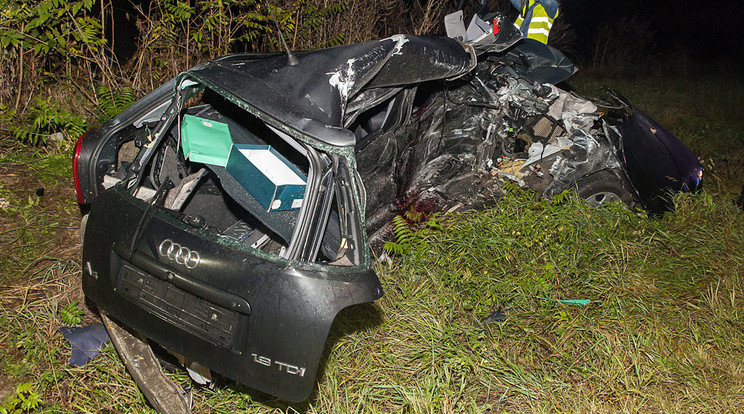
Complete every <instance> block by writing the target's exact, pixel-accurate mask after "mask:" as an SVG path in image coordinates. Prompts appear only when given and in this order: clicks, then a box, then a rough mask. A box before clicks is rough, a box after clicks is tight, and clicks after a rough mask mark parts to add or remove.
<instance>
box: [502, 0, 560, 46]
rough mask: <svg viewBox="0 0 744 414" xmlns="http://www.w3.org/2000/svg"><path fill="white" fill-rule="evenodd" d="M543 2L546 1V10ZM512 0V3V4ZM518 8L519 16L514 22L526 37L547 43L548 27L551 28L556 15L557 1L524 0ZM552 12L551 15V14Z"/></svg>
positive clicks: (557, 11)
mask: <svg viewBox="0 0 744 414" xmlns="http://www.w3.org/2000/svg"><path fill="white" fill-rule="evenodd" d="M543 2H545V3H548V4H546V5H545V6H547V8H548V10H546V9H545V6H543ZM514 3H515V2H514V0H512V4H514ZM521 6H522V7H520V10H519V17H517V20H516V21H515V22H514V25H515V26H517V27H518V28H519V29H520V30H522V32H523V33H524V34H525V35H526V37H528V38H530V39H535V40H537V41H539V42H542V43H545V44H547V43H548V36H549V35H550V29H551V28H553V21H554V20H555V19H556V17H558V13H559V12H560V11H559V10H558V3H557V2H556V1H555V0H552V1H550V0H549V1H547V2H546V1H544V0H543V1H541V0H524V1H522V5H521ZM551 14H552V15H551Z"/></svg>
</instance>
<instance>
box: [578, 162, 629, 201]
mask: <svg viewBox="0 0 744 414" xmlns="http://www.w3.org/2000/svg"><path fill="white" fill-rule="evenodd" d="M576 189H577V192H578V194H579V197H580V198H581V199H583V200H585V201H586V202H587V204H589V205H590V206H593V207H599V206H601V205H604V204H609V203H612V202H614V201H622V202H623V204H625V205H626V206H628V208H631V209H633V208H636V207H637V206H638V202H637V200H636V197H635V194H634V193H633V190H632V188H631V187H630V185H629V184H628V183H627V181H626V180H624V179H621V178H619V177H618V176H617V175H615V174H613V173H611V172H609V171H600V172H598V173H594V174H592V175H589V176H587V177H584V178H582V179H581V180H579V181H578V182H577V183H576Z"/></svg>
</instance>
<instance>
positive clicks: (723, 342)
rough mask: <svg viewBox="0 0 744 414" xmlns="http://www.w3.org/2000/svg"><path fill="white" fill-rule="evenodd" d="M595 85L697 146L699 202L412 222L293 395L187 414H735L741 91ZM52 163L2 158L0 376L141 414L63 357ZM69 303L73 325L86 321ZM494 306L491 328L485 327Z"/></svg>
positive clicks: (115, 384) (104, 374)
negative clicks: (657, 212) (368, 300)
mask: <svg viewBox="0 0 744 414" xmlns="http://www.w3.org/2000/svg"><path fill="white" fill-rule="evenodd" d="M600 84H603V85H609V86H612V87H614V88H616V89H617V90H619V91H620V92H622V93H624V94H625V95H626V96H627V97H628V98H630V99H631V101H633V102H636V103H637V104H638V106H640V107H641V108H643V109H645V110H647V112H649V113H650V114H651V115H652V116H654V117H655V118H657V119H658V120H660V122H661V123H662V124H664V125H667V126H668V127H669V129H670V130H671V131H672V132H674V133H675V134H677V135H678V136H680V137H681V138H682V139H683V140H684V141H685V142H687V143H688V144H689V145H690V146H691V147H692V148H693V149H694V150H695V151H696V152H697V153H698V154H701V158H703V159H704V160H705V163H706V166H707V171H706V190H705V191H704V192H702V193H700V194H696V195H690V194H685V195H679V196H677V197H676V198H675V199H674V200H675V204H676V209H675V211H674V212H670V213H667V214H666V215H664V216H663V217H662V218H659V219H651V218H648V217H647V216H646V215H645V214H643V213H637V212H630V211H628V210H625V209H622V208H619V207H618V206H608V207H607V208H601V209H590V208H588V207H587V206H586V205H584V204H583V203H582V202H580V201H578V200H575V199H571V198H568V199H566V200H563V201H562V202H560V203H558V202H556V203H549V202H545V201H540V200H536V199H535V198H534V196H533V195H532V194H531V193H529V192H524V191H521V190H513V191H510V192H509V193H508V194H507V195H506V196H505V197H504V199H502V200H500V201H499V203H498V204H497V205H496V206H495V207H494V208H491V209H488V210H486V211H483V212H465V213H462V214H454V215H449V216H444V217H440V220H439V226H438V227H426V226H421V227H417V228H413V229H411V230H412V231H413V232H415V233H416V237H415V238H414V240H417V243H418V244H417V245H416V246H412V248H411V251H412V253H411V254H410V255H403V256H395V257H394V261H393V265H392V266H390V267H388V266H386V265H385V266H382V265H380V266H379V267H378V274H379V276H380V279H381V281H382V283H383V286H384V288H385V296H384V297H383V298H382V299H381V300H379V301H377V302H376V303H373V304H368V305H361V306H356V307H353V308H349V309H347V310H345V311H344V312H342V313H341V315H339V317H338V318H337V320H336V322H335V324H334V328H333V329H332V332H331V336H330V338H329V341H328V344H327V347H326V353H325V356H324V363H323V366H322V373H321V375H320V376H319V377H318V382H317V390H316V391H315V392H314V393H313V395H312V396H311V398H310V399H309V400H308V401H307V402H305V403H302V404H288V403H285V402H282V401H279V400H276V399H273V398H271V397H268V396H266V395H263V394H260V393H257V392H255V391H252V390H250V389H248V388H247V387H244V386H241V385H239V384H235V383H233V382H230V381H227V380H224V379H218V381H217V384H216V386H215V388H214V389H212V390H210V389H207V388H195V389H194V395H193V397H194V409H193V411H194V412H216V413H232V412H246V411H249V412H256V413H279V412H303V413H305V412H307V413H347V412H350V413H351V412H354V413H357V412H358V413H367V412H407V413H449V412H458V413H459V412H525V411H526V412H741V411H742V408H743V407H744V392H743V391H742V390H744V329H743V328H744V290H743V288H744V258H743V255H742V253H741V252H742V251H744V232H743V231H742V229H744V214H743V213H742V211H741V210H739V209H737V208H736V207H735V206H734V205H733V203H732V199H733V198H734V196H735V194H738V191H739V189H740V186H741V184H742V176H741V171H742V170H743V169H742V157H744V144H742V141H741V135H740V134H739V131H741V127H743V126H744V125H742V121H741V119H744V117H742V116H740V115H741V109H740V108H741V105H740V102H739V101H740V98H738V96H742V95H741V94H740V93H739V92H744V91H741V90H740V89H743V87H742V86H741V85H742V84H744V83H741V82H739V83H734V82H731V79H724V78H719V79H716V78H711V77H699V78H693V79H688V78H685V79H650V80H649V79H635V80H627V79H625V80H618V79H601V80H597V79H581V78H579V79H577V80H576V88H577V89H579V90H587V91H591V90H592V88H595V89H596V88H597V86H598V85H600ZM696 99H700V100H702V101H701V102H697V101H696ZM68 160H69V158H66V157H65V156H59V155H51V156H50V155H35V156H32V155H28V154H25V153H13V154H10V155H5V156H3V157H0V173H1V174H5V175H3V181H2V187H0V197H3V198H5V199H7V200H9V201H10V203H11V205H10V208H9V209H7V208H6V209H3V210H2V211H0V214H2V216H1V217H2V223H1V224H2V226H3V227H2V236H0V237H1V238H0V243H2V249H1V253H0V256H1V257H2V261H1V262H0V277H1V278H2V279H1V281H0V369H1V370H2V372H1V373H0V385H2V384H3V383H11V384H12V385H13V387H15V385H18V384H22V383H30V384H32V385H33V387H34V389H36V390H38V391H39V392H40V393H41V396H42V399H43V400H44V401H45V403H44V405H43V407H42V408H40V409H38V410H36V411H38V412H41V411H46V412H132V411H134V412H147V411H148V410H149V408H147V406H146V404H145V402H144V400H143V398H142V396H141V395H140V394H139V393H138V391H137V389H136V387H135V386H134V384H133V382H132V380H131V378H130V377H129V376H128V375H127V374H126V371H125V370H124V368H123V365H122V364H121V362H120V360H119V358H118V356H117V355H116V353H115V351H114V350H113V348H112V347H111V346H110V345H109V346H108V347H107V348H105V349H104V351H103V352H102V354H101V355H100V356H99V357H98V358H97V359H95V360H94V361H93V362H91V363H89V364H87V365H85V366H83V367H79V368H72V367H69V366H67V365H66V361H67V358H68V357H69V353H70V350H69V345H67V343H66V342H65V341H64V340H63V339H62V336H61V334H60V332H59V327H60V326H61V325H62V318H61V316H60V310H61V309H63V308H64V307H66V306H68V305H69V304H70V303H72V302H74V301H76V300H77V301H80V303H81V304H82V303H84V299H83V297H82V292H81V291H80V286H79V283H80V262H79V260H80V258H79V248H78V247H77V245H76V241H75V238H74V232H75V230H74V228H75V227H76V225H77V220H78V219H79V213H78V212H77V211H76V210H75V205H74V201H72V200H74V198H73V197H74V194H73V192H72V191H71V182H70V178H69V162H68ZM8 174H16V175H15V176H14V177H15V178H14V177H9V176H8ZM19 177H20V178H19ZM36 188H45V189H46V192H45V195H44V196H42V197H38V196H36V195H35V193H34V190H35V189H36ZM583 299H585V300H588V301H589V303H588V304H587V305H585V306H582V305H578V304H570V303H568V302H565V301H566V300H583ZM79 309H81V310H85V311H86V313H85V315H83V322H82V323H83V324H87V323H90V322H93V321H95V320H96V318H97V316H96V315H95V313H94V310H93V309H90V308H85V307H84V306H83V305H80V306H79ZM494 314H497V315H499V316H502V317H503V320H500V321H493V322H489V323H485V322H484V320H485V319H486V318H488V317H489V316H491V315H494ZM173 378H174V379H175V380H176V381H178V382H179V383H181V384H182V385H185V386H190V385H191V383H190V381H189V380H188V378H187V377H185V376H184V375H182V374H174V375H173ZM0 388H2V387H1V386H0Z"/></svg>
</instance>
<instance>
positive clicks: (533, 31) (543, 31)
mask: <svg viewBox="0 0 744 414" xmlns="http://www.w3.org/2000/svg"><path fill="white" fill-rule="evenodd" d="M533 34H541V35H545V36H549V35H550V30H548V29H537V28H532V27H530V28H529V29H528V30H527V36H530V35H533Z"/></svg>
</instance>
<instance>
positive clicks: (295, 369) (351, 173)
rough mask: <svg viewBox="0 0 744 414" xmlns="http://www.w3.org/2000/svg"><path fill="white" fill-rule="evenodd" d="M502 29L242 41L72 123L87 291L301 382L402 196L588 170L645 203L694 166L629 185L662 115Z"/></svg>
mask: <svg viewBox="0 0 744 414" xmlns="http://www.w3.org/2000/svg"><path fill="white" fill-rule="evenodd" d="M518 40H519V36H517V35H515V34H514V33H513V32H511V33H510V32H509V31H508V30H504V31H503V32H502V34H501V35H499V36H498V37H495V38H494V37H491V38H490V39H488V41H489V42H490V44H489V45H487V46H484V45H483V44H480V45H476V47H474V46H473V45H470V44H465V43H461V42H458V41H455V40H452V39H449V38H444V37H419V36H403V35H398V36H393V37H391V38H387V39H383V40H380V41H374V42H367V43H362V44H355V45H348V46H341V47H336V48H331V49H323V50H316V51H307V52H298V53H296V55H297V58H298V59H299V63H298V64H297V65H294V66H292V65H288V64H287V57H286V56H285V55H282V54H264V55H256V54H240V55H229V56H226V57H223V58H220V59H217V60H215V61H211V62H208V63H205V64H202V65H199V66H196V67H194V68H192V69H190V70H188V71H186V72H183V73H182V74H181V75H179V76H178V77H177V78H175V79H173V80H171V81H170V82H168V83H166V84H164V85H163V86H161V87H160V88H158V89H156V90H155V91H153V92H151V93H150V94H149V95H147V96H145V97H144V98H142V99H141V100H140V101H138V102H137V103H135V104H134V105H132V106H131V107H130V108H128V109H127V110H125V111H124V112H123V113H122V114H121V115H119V116H118V117H116V118H114V119H113V120H111V121H109V122H107V123H105V124H104V125H102V126H101V127H100V128H98V129H96V130H93V131H90V132H88V133H87V134H86V135H84V136H83V137H81V139H80V140H79V142H78V145H77V147H76V150H75V159H74V174H75V181H76V187H77V188H76V189H77V191H78V201H79V202H80V203H81V204H83V205H88V206H89V214H88V215H87V216H86V218H85V220H84V222H85V225H84V231H83V234H84V238H83V261H82V263H83V289H84V291H85V294H86V296H87V297H88V298H89V299H91V300H92V301H93V302H94V303H96V304H97V305H98V306H99V307H100V308H101V309H103V310H105V312H106V313H107V314H109V315H110V316H111V317H113V318H114V319H116V320H118V321H119V322H121V323H122V324H124V325H126V326H129V327H131V328H133V329H134V330H136V331H138V332H140V333H142V334H143V335H145V336H146V337H147V338H149V339H151V340H152V341H154V342H157V343H159V344H161V345H162V346H163V347H165V348H167V349H169V350H171V351H172V352H174V353H177V354H179V355H183V356H184V357H186V358H187V359H189V360H191V361H195V362H197V363H198V364H200V365H202V366H205V367H208V368H210V369H211V370H214V371H216V372H218V373H220V374H222V375H224V376H227V377H229V378H232V379H234V380H236V381H239V382H241V383H245V384H247V385H249V386H251V387H253V388H256V389H258V390H261V391H264V392H267V393H270V394H272V395H275V396H278V397H280V398H283V399H286V400H290V401H302V400H304V399H306V398H307V397H308V396H309V395H310V393H311V391H312V389H313V385H314V380H315V377H316V375H317V373H318V369H319V364H320V360H321V355H322V352H323V348H324V346H325V343H326V339H327V336H328V332H329V330H330V327H331V324H332V322H333V320H334V318H335V316H336V315H337V314H338V312H339V311H340V310H342V309H343V308H345V307H348V306H351V305H355V304H360V303H365V302H371V301H374V300H376V299H378V298H380V297H381V296H382V294H383V292H382V286H381V285H380V282H379V280H378V278H377V276H376V275H375V273H374V271H373V270H372V266H371V253H370V251H371V249H370V239H375V240H381V239H382V238H383V237H384V236H385V232H386V228H387V227H386V226H387V225H388V224H389V222H390V219H391V218H392V216H394V215H395V214H397V213H399V212H400V211H402V210H403V209H406V208H408V207H410V206H411V205H415V206H417V207H418V208H421V209H422V210H427V211H435V210H452V209H456V208H477V207H479V206H482V205H485V204H488V203H490V202H493V201H494V200H496V199H497V198H498V195H499V194H500V193H501V185H502V184H503V182H504V181H507V180H508V181H514V182H518V183H520V184H521V185H525V186H530V187H533V188H536V189H537V190H538V191H539V192H541V193H543V194H545V196H547V197H550V196H553V195H555V194H558V193H560V192H562V191H563V190H566V189H572V188H574V189H576V188H577V183H581V181H582V180H586V179H587V177H592V176H594V177H597V176H596V174H602V177H604V178H607V177H610V178H611V179H613V180H615V181H617V182H618V183H620V184H619V188H620V190H622V191H625V192H627V194H629V196H628V197H629V198H628V200H627V201H628V202H631V201H633V200H635V201H638V202H639V203H644V204H650V203H651V201H653V200H656V198H654V197H655V196H654V195H653V193H654V192H660V191H661V192H663V191H666V189H669V188H672V189H682V188H683V185H682V184H681V183H682V182H684V186H687V188H688V189H691V188H692V187H694V186H697V185H698V181H695V180H698V179H699V176H697V175H696V174H698V172H697V170H695V168H699V163H698V164H695V163H696V162H697V160H696V159H694V156H692V158H693V159H694V162H693V161H692V160H691V159H687V162H688V163H692V164H695V165H693V166H692V167H690V166H689V165H685V166H684V168H681V167H680V168H678V169H677V170H675V171H674V172H670V171H669V169H667V170H665V171H662V173H663V176H664V177H667V178H666V179H667V180H671V181H667V182H661V184H659V183H658V182H654V183H653V185H652V184H649V185H648V186H647V187H648V188H645V187H643V186H641V185H640V184H638V183H640V182H644V181H643V180H645V179H647V178H648V175H649V174H651V173H654V171H651V170H653V168H651V169H649V168H648V167H647V165H646V162H647V161H645V160H644V158H643V156H647V155H648V154H642V156H636V155H634V154H635V152H634V150H630V151H629V148H630V147H629V145H633V146H638V147H639V148H640V147H644V145H646V144H644V143H643V142H645V141H644V139H646V138H647V135H648V134H649V133H651V132H650V131H651V130H654V131H655V132H653V134H655V135H654V136H656V135H662V136H665V135H664V134H667V133H666V132H665V130H663V128H661V127H660V126H658V125H657V124H656V123H654V122H653V121H652V120H650V119H649V118H648V117H646V116H645V115H642V114H641V113H640V112H639V111H635V110H633V109H632V107H630V106H628V105H620V106H618V107H617V108H616V109H614V112H616V114H614V115H612V116H608V115H603V114H600V113H599V111H598V110H597V108H596V106H595V105H594V104H593V103H592V102H590V101H588V100H585V99H582V98H579V97H577V96H575V95H572V94H569V93H567V92H565V91H562V90H560V89H558V88H556V87H555V86H553V85H550V84H542V83H539V82H537V83H536V82H535V81H534V80H527V79H526V78H520V77H519V73H520V71H521V72H522V73H525V74H529V73H533V74H534V73H538V72H539V71H538V72H535V71H534V70H532V71H531V70H530V69H529V68H526V69H525V68H521V69H520V68H519V67H518V65H517V64H516V63H515V62H517V61H519V62H521V64H525V62H528V63H527V64H529V59H528V60H522V59H517V60H516V61H515V60H514V56H513V55H512V54H513V52H512V51H511V50H512V49H511V48H512V47H513V45H514V44H515V43H516V42H517V41H518ZM477 54H480V56H477ZM510 59H511V60H510ZM533 69H534V68H533ZM569 72H570V71H569ZM205 131H206V132H205ZM653 134H652V135H653ZM631 137H632V139H631ZM672 138H673V137H672ZM639 141H640V142H639ZM657 141H658V140H657ZM648 145H651V144H648ZM653 145H657V147H658V146H659V145H661V146H663V147H665V148H667V147H666V146H664V145H663V143H662V144H658V143H657V144H653ZM653 145H651V146H653ZM680 145H681V144H680ZM681 148H682V149H679V148H677V150H678V151H682V152H684V151H688V152H689V150H687V149H686V148H685V147H684V146H682V147H681ZM673 151H674V150H668V151H666V153H665V156H667V157H668V158H669V159H671V161H670V162H672V163H674V162H676V161H677V160H678V159H680V158H679V157H676V156H675V154H673ZM670 154H671V155H670ZM685 154H687V153H685ZM213 156H214V157H213ZM254 156H256V157H258V158H252V157H254ZM210 157H212V158H210ZM682 164H683V162H680V165H682ZM675 165H676V164H675ZM644 168H646V169H645V170H644ZM279 170H281V171H286V176H284V175H282V174H284V173H282V174H278V173H277V171H279ZM649 171H651V172H649ZM700 171H701V170H700ZM657 172H658V171H657ZM636 174H638V175H636ZM275 175H279V176H280V177H278V178H277V177H275ZM594 181H596V180H594ZM664 185H666V187H664ZM595 186H596V185H595ZM600 187H601V186H600ZM600 187H598V188H600ZM289 188H292V189H294V190H297V191H299V193H292V194H294V195H290V196H287V197H289V198H284V197H285V194H288V193H287V189H289ZM612 188H614V189H615V190H616V191H620V190H617V188H618V187H612ZM600 189H601V188H600ZM579 190H580V188H579ZM640 190H643V191H646V192H647V194H650V195H648V197H649V198H644V196H641V195H640V193H641V192H640ZM659 194H661V193H659ZM625 196H626V194H625V193H624V194H623V197H625ZM292 197H294V198H292ZM368 233H369V236H370V237H368Z"/></svg>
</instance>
